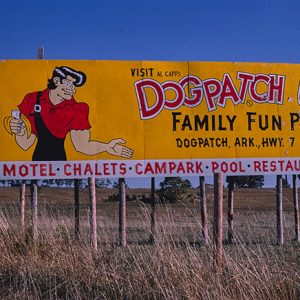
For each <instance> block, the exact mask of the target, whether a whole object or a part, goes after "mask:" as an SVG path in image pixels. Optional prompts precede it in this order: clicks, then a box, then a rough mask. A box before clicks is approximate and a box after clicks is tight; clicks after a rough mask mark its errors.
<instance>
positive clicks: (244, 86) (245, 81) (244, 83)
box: [237, 72, 255, 102]
mask: <svg viewBox="0 0 300 300" xmlns="http://www.w3.org/2000/svg"><path fill="white" fill-rule="evenodd" d="M254 78H255V76H254V75H253V74H249V73H243V72H238V75H237V79H239V80H241V87H240V99H241V101H242V102H244V101H245V98H246V93H247V90H248V86H249V83H250V82H252V81H253V80H254Z"/></svg>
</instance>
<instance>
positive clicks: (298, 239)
mask: <svg viewBox="0 0 300 300" xmlns="http://www.w3.org/2000/svg"><path fill="white" fill-rule="evenodd" d="M293 203H294V218H295V241H296V242H298V243H300V234H299V233H300V227H299V226H300V223H299V198H298V187H297V175H293Z"/></svg>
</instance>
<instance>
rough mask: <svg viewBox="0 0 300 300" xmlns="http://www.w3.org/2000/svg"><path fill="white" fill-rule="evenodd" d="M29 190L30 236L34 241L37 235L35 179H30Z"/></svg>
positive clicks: (36, 191)
mask: <svg viewBox="0 0 300 300" xmlns="http://www.w3.org/2000/svg"><path fill="white" fill-rule="evenodd" d="M30 192H31V193H30V196H31V229H32V238H33V240H34V241H36V240H37V237H38V188H37V181H36V180H32V181H31V185H30Z"/></svg>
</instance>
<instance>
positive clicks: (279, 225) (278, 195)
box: [276, 175, 283, 245]
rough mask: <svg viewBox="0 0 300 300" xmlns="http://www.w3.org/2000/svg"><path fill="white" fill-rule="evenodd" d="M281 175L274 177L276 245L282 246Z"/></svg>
mask: <svg viewBox="0 0 300 300" xmlns="http://www.w3.org/2000/svg"><path fill="white" fill-rule="evenodd" d="M282 215H283V214H282V175H277V176H276V221H277V245H283V217H282Z"/></svg>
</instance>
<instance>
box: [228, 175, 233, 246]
mask: <svg viewBox="0 0 300 300" xmlns="http://www.w3.org/2000/svg"><path fill="white" fill-rule="evenodd" d="M228 179H229V181H228V213H227V221H228V243H230V244H231V243H232V242H233V196H234V195H233V190H234V180H233V178H232V177H229V178H228Z"/></svg>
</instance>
